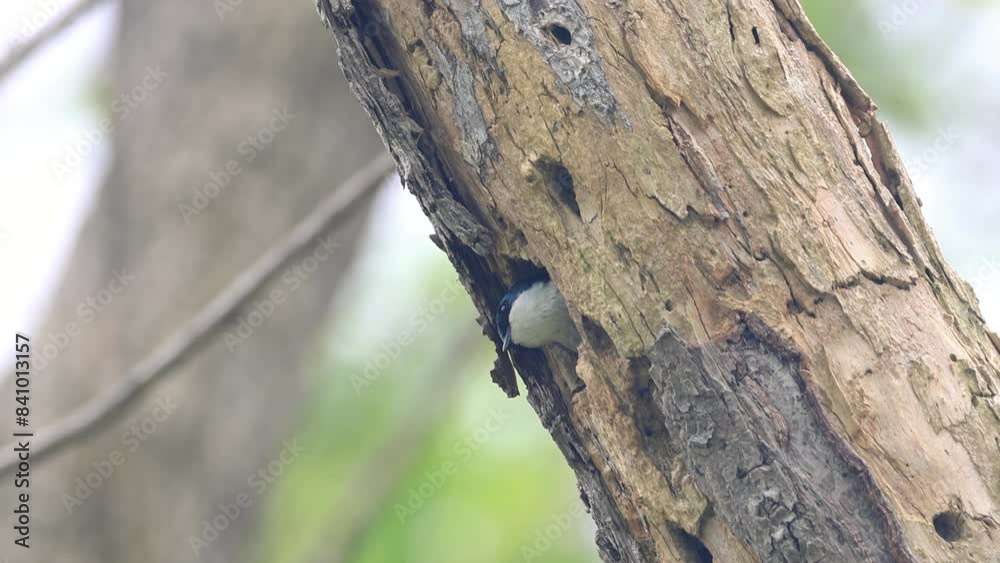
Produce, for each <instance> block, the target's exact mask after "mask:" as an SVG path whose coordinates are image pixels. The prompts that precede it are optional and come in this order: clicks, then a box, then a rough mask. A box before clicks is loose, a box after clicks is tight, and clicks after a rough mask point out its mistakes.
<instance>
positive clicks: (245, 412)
mask: <svg viewBox="0 0 1000 563" xmlns="http://www.w3.org/2000/svg"><path fill="white" fill-rule="evenodd" d="M230 4H233V3H225V2H216V3H211V2H208V3H204V2H182V3H165V2H155V1H150V0H146V1H130V2H123V3H122V8H121V22H120V34H119V37H118V42H117V56H116V57H115V62H114V65H113V73H114V79H115V80H114V86H113V91H114V92H115V93H116V94H118V93H121V94H127V95H129V96H134V98H130V101H132V100H133V99H134V100H138V99H139V96H137V95H135V94H132V93H133V92H135V91H136V90H135V89H140V91H139V94H140V95H142V99H141V101H140V102H138V103H135V104H134V107H133V108H129V112H128V114H127V115H124V116H123V115H122V111H121V110H123V109H124V108H126V107H127V106H126V105H125V103H124V102H122V103H120V105H114V106H111V108H110V109H111V112H110V113H109V115H108V119H109V120H110V121H111V122H112V123H113V124H114V132H113V135H112V141H113V142H114V144H115V147H114V152H115V158H114V163H113V166H112V167H111V170H110V174H109V176H108V179H107V181H106V182H105V184H104V186H103V187H102V190H101V192H100V194H99V196H98V198H97V201H96V203H95V207H94V210H93V213H92V216H91V217H90V218H89V220H88V222H87V223H86V225H85V227H84V229H83V231H82V232H81V234H80V236H79V240H78V243H77V247H76V249H75V252H74V255H73V258H72V260H71V261H70V264H69V265H68V267H67V274H66V276H65V278H64V280H63V282H62V284H61V286H60V288H59V292H58V295H57V297H56V299H54V300H53V304H52V307H51V313H50V315H49V317H48V319H47V320H46V322H45V324H44V326H43V329H42V330H39V331H38V333H37V334H35V335H33V336H34V338H33V341H34V343H35V346H34V357H33V360H34V366H35V370H36V371H35V375H34V377H33V380H32V393H33V395H32V397H33V399H34V400H33V401H32V417H33V418H32V425H33V426H34V427H36V428H38V427H44V426H45V424H46V423H50V422H52V421H54V420H56V419H59V418H60V417H63V416H65V415H66V414H67V413H69V412H71V411H72V410H73V409H75V408H77V407H79V406H80V405H81V404H83V403H84V402H85V401H86V400H87V399H89V398H91V397H93V396H95V395H98V394H100V393H101V392H103V391H105V390H106V388H107V387H108V386H110V385H114V384H115V383H117V382H119V381H120V378H121V377H122V374H123V372H124V371H125V369H126V368H128V367H129V366H130V365H132V364H134V363H136V362H138V361H139V360H141V359H143V358H144V357H145V356H146V355H147V354H149V353H150V351H151V350H153V349H154V348H156V346H157V345H159V344H160V343H162V342H163V341H164V340H165V339H167V338H168V337H170V336H172V335H173V334H174V333H175V332H176V331H178V329H179V328H180V327H182V326H183V325H184V324H186V323H187V322H189V321H190V320H191V319H192V318H193V317H194V316H195V314H196V313H197V312H198V311H199V310H201V308H202V307H203V306H204V305H205V304H206V303H207V302H209V301H210V300H211V299H212V298H213V297H215V296H216V294H217V293H218V292H220V291H221V290H222V289H223V288H225V287H226V286H227V285H229V284H230V283H231V282H233V280H234V279H235V278H236V276H237V275H238V274H239V273H241V272H242V271H243V270H244V269H245V268H247V267H248V266H249V265H250V264H252V263H253V262H254V261H255V260H256V259H257V258H258V257H259V256H260V255H261V253H262V252H263V251H264V249H266V248H268V246H269V245H271V244H273V243H274V242H275V240H277V239H278V238H280V237H281V236H282V235H284V234H286V233H287V232H288V231H290V230H291V229H292V228H293V227H294V226H295V225H296V224H297V223H299V221H301V220H302V218H303V217H305V216H306V215H307V214H308V213H309V212H310V211H312V210H313V209H314V208H315V206H316V204H317V203H318V202H320V201H321V200H322V199H323V198H324V197H326V196H328V194H329V193H330V191H331V190H334V189H336V187H337V186H338V184H340V183H341V182H343V181H344V180H346V179H347V178H348V177H349V176H350V175H351V174H353V173H354V171H355V170H356V169H357V167H358V166H359V164H360V163H363V162H366V161H369V160H371V159H373V158H375V157H377V156H378V155H379V154H380V151H382V150H384V149H383V148H382V146H381V143H380V142H379V139H378V135H376V134H375V132H374V131H372V128H371V125H370V120H368V119H367V117H366V116H365V115H364V112H363V111H361V110H360V108H358V107H357V103H356V102H355V100H354V98H353V96H352V95H351V93H350V90H349V89H348V87H347V84H346V81H345V80H344V78H343V75H342V73H341V72H340V70H339V69H338V68H337V64H336V61H333V60H331V59H330V58H329V57H328V56H327V55H326V49H327V47H328V46H329V45H330V44H331V40H330V37H329V35H328V34H326V33H325V32H324V30H323V29H322V28H321V27H320V26H318V25H316V14H315V12H314V11H313V10H312V8H311V7H310V6H309V5H308V4H305V5H302V4H296V5H293V6H291V7H290V6H285V5H280V4H274V3H270V2H243V3H242V4H240V5H239V6H238V7H235V8H232V7H231V8H230V10H229V11H228V12H222V13H221V14H218V17H217V13H216V12H215V10H216V9H218V8H219V7H223V8H225V7H229V6H230ZM151 68H152V72H154V73H156V75H155V76H153V77H152V78H148V79H147V78H146V77H147V76H149V75H150V70H149V69H151ZM157 80H158V82H157ZM150 86H153V87H152V88H150ZM141 88H146V91H145V92H143V91H141ZM109 101H110V100H109ZM116 108H117V109H116ZM286 110H287V112H286ZM276 112H277V113H278V114H280V117H278V118H276ZM281 118H284V119H281ZM286 121H287V123H286ZM261 131H267V132H265V133H261ZM251 136H253V137H254V140H253V141H249V140H248V138H249V137H251ZM251 156H253V158H252V159H251ZM229 163H235V164H237V165H238V166H239V168H238V170H239V172H237V173H234V172H233V170H235V169H236V168H234V167H233V166H232V165H230V164H229ZM226 175H228V180H226V179H225V178H226ZM213 181H214V182H217V184H216V185H218V184H227V185H225V186H224V187H223V188H221V189H219V190H215V189H213V188H210V187H206V185H207V184H209V183H210V182H213ZM196 192H197V193H199V194H201V195H200V196H199V195H196ZM199 198H201V199H199ZM365 208H366V209H367V206H365ZM365 216H366V214H365V213H361V214H358V216H357V217H356V218H354V219H352V220H351V221H350V222H348V224H346V225H344V226H343V227H342V228H341V229H340V230H338V232H337V233H335V234H334V235H333V236H332V240H333V241H334V243H335V244H336V246H337V248H336V250H334V251H332V253H331V254H330V255H328V256H329V258H328V259H326V260H324V261H322V262H320V263H319V265H318V267H317V268H316V269H315V270H311V271H310V272H309V273H308V274H306V273H304V271H303V270H302V269H301V267H299V265H298V264H300V263H301V261H300V262H297V263H296V266H295V267H297V268H299V272H303V273H302V274H299V273H293V275H292V276H289V277H284V276H283V277H282V278H281V279H278V280H276V281H274V282H273V283H271V284H270V285H269V286H268V287H267V288H266V289H265V290H263V291H262V292H261V293H260V294H259V296H258V297H256V298H255V299H254V301H257V302H266V301H267V300H268V299H269V298H270V297H271V296H272V295H273V292H274V291H275V290H280V291H282V292H283V293H282V294H283V296H284V300H283V302H282V303H280V304H274V306H273V309H270V311H271V312H270V314H268V316H267V319H266V321H264V322H263V324H257V323H256V322H255V321H254V320H253V317H250V315H251V314H253V311H254V309H253V308H252V307H251V308H249V309H247V310H244V311H240V312H239V313H238V315H236V318H234V319H233V325H232V326H231V327H229V328H227V330H226V331H225V334H219V335H217V336H216V338H214V339H213V340H212V341H210V342H206V343H205V345H204V346H202V347H201V350H200V352H199V353H197V354H196V355H194V356H193V357H190V358H188V359H187V360H186V361H185V362H184V363H183V365H182V366H181V367H179V368H178V369H177V370H176V371H177V372H179V373H174V374H172V375H171V376H170V378H169V381H166V382H164V383H162V384H159V385H157V386H156V387H155V388H154V390H153V391H152V392H151V393H150V396H149V397H147V398H146V399H144V400H142V401H140V402H139V403H138V404H137V405H136V406H135V408H134V409H132V410H130V411H129V412H128V413H127V414H125V415H124V416H122V417H121V419H119V420H118V421H116V423H115V424H114V425H113V426H112V427H111V428H107V429H105V430H104V431H103V432H101V433H100V435H98V436H95V437H94V438H92V439H90V440H89V441H88V442H87V443H86V445H85V446H84V447H80V448H74V449H72V450H70V451H68V452H66V453H63V454H60V455H59V456H57V457H55V458H52V459H51V460H50V462H51V463H50V462H46V463H45V464H43V465H38V466H35V467H32V470H33V471H32V480H31V484H32V490H31V495H32V499H33V501H32V505H31V509H32V514H31V516H32V529H31V531H32V534H31V536H32V537H31V544H32V546H31V549H30V550H26V551H24V553H20V548H17V547H12V546H13V539H12V538H11V536H12V535H13V528H12V527H13V525H14V524H13V523H12V522H13V515H12V514H11V513H8V516H7V520H5V521H6V522H7V523H8V525H7V526H6V527H5V528H6V530H7V533H6V534H5V535H4V538H5V539H4V544H3V547H2V548H0V552H2V553H7V554H11V555H12V556H13V555H15V550H18V553H17V554H18V555H19V557H21V558H20V559H17V560H18V561H36V562H39V563H42V562H45V563H48V562H56V561H62V562H74V563H135V562H144V561H148V562H151V563H158V562H165V561H187V562H194V561H212V562H215V563H222V562H229V561H248V560H250V561H253V560H256V557H254V551H253V547H254V546H255V539H256V538H259V537H260V535H259V534H257V533H256V530H257V528H258V525H259V523H260V522H261V520H263V516H265V515H266V509H265V506H266V503H267V497H266V494H264V493H270V492H272V491H274V490H276V487H268V488H267V489H266V491H261V490H260V488H259V485H257V484H255V485H252V486H251V485H249V484H248V476H249V475H251V474H253V473H256V472H257V471H258V470H259V469H261V468H268V467H269V464H271V463H272V462H274V460H276V459H278V457H277V456H278V454H279V452H280V451H281V450H282V448H283V446H282V445H281V444H282V441H283V440H286V439H288V440H291V438H289V433H290V431H291V430H292V429H293V428H294V425H295V424H296V423H297V421H298V417H297V413H299V412H300V411H301V408H302V404H303V400H304V399H305V396H304V390H305V386H304V381H303V377H302V375H303V373H304V371H305V370H304V366H305V365H307V363H308V360H309V357H310V354H309V351H310V350H312V349H313V346H312V344H313V343H314V340H315V337H316V336H317V335H318V333H319V332H320V330H321V329H322V326H323V321H324V319H325V318H326V313H327V308H326V304H327V303H328V302H329V299H330V296H331V294H332V293H333V291H334V289H335V288H336V287H337V285H338V282H339V281H340V280H341V279H342V278H343V274H344V272H345V271H346V270H347V268H348V266H349V264H350V261H351V258H352V257H353V255H354V250H355V248H356V246H357V242H358V239H359V235H360V234H361V229H362V226H363V225H364V223H365ZM116 272H118V273H120V274H121V275H122V277H123V278H126V279H128V278H132V279H131V281H129V283H128V285H127V286H126V287H124V288H123V289H121V291H116V292H115V293H114V294H113V297H112V299H111V301H110V302H108V301H107V300H106V298H104V297H103V296H104V295H112V294H111V293H108V288H109V287H111V289H116V288H119V289H120V288H121V286H120V285H117V282H115V285H110V286H109V280H114V279H115V276H116V274H115V273H116ZM290 280H291V283H289V281H290ZM88 299H89V300H90V301H89V302H88V301H87V300H88ZM96 299H100V300H101V302H99V303H97V302H96V301H95V300H96ZM88 303H90V304H88ZM94 303H96V304H94ZM268 310H269V307H268V305H267V304H266V303H265V305H263V311H259V312H258V313H256V314H258V315H259V314H263V313H266V312H267V311H268ZM240 321H243V322H244V323H254V325H253V326H254V327H255V328H253V330H252V334H250V335H249V337H248V338H246V340H245V341H243V340H242V337H245V336H247V333H246V331H245V330H240V331H238V330H237V323H239V322H240ZM70 323H74V324H75V326H76V327H77V329H76V330H75V331H73V332H75V334H73V336H72V337H71V338H68V339H67V340H66V341H65V346H62V347H61V349H60V350H59V351H58V352H57V353H55V354H52V353H51V351H52V350H55V347H54V345H53V344H51V343H52V342H54V341H57V339H58V338H59V337H58V336H57V337H53V336H52V335H58V334H64V335H65V333H66V332H67V331H68V329H67V327H68V326H69V325H70ZM234 338H239V339H240V340H235V339H234ZM46 345H48V347H46ZM3 396H5V397H13V391H12V390H11V389H6V390H5V391H4V394H3ZM161 404H162V405H166V408H164V407H163V406H160V405H161ZM5 412H11V413H12V412H13V411H12V410H10V411H5ZM13 422H14V420H13V416H11V417H10V419H6V418H5V419H4V421H3V424H4V426H3V429H5V430H6V431H7V432H6V433H5V435H6V436H8V437H9V436H10V431H11V430H12V428H11V426H12V425H13ZM297 445H298V446H301V447H307V448H308V447H309V446H310V444H304V443H299V444H297ZM286 456H287V454H286ZM269 470H270V469H269ZM268 479H271V477H270V476H268ZM261 482H262V481H260V479H259V478H258V479H257V481H256V483H261ZM258 493H260V495H259V494H258ZM238 495H247V498H249V499H251V502H252V504H250V505H249V506H244V507H243V508H242V509H240V510H239V516H238V517H235V518H232V514H233V509H232V508H228V510H229V515H230V516H225V515H224V514H223V511H222V510H221V509H220V505H228V506H230V507H232V506H235V505H234V504H233V503H234V502H236V500H237V496H238ZM3 497H4V498H5V499H13V498H15V489H14V487H13V478H10V479H4V483H3ZM227 518H231V519H232V521H231V522H230V523H228V524H227V523H226V522H227ZM205 521H208V522H213V526H214V527H215V530H214V532H216V533H217V534H218V537H217V539H215V540H214V541H211V542H206V543H207V545H204V546H202V545H200V544H199V547H200V549H198V550H197V554H196V553H195V550H194V549H193V548H192V545H191V540H190V538H192V537H194V538H201V539H203V538H204V537H205V536H208V537H209V538H211V537H212V533H211V532H205V531H204V528H205V524H204V522H205ZM218 522H221V524H220V523H218ZM220 528H222V529H220ZM2 559H3V557H2V556H0V560H2ZM14 560H15V558H14V557H11V561H14Z"/></svg>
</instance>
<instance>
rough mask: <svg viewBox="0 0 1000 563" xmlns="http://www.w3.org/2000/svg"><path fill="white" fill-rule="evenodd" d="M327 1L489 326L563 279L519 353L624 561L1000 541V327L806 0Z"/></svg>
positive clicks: (985, 554) (929, 550)
mask: <svg viewBox="0 0 1000 563" xmlns="http://www.w3.org/2000/svg"><path fill="white" fill-rule="evenodd" d="M319 7H320V11H321V13H322V15H323V17H324V19H325V21H326V23H327V24H328V25H329V26H330V27H331V29H332V31H333V33H334V34H335V36H336V37H337V39H338V41H339V45H340V60H341V64H342V66H343V68H344V70H345V72H346V73H347V76H348V79H349V80H350V81H351V82H352V84H353V87H354V90H355V93H356V94H357V95H358V96H359V98H360V99H361V102H362V103H363V105H364V106H365V107H366V108H367V109H368V111H369V113H370V114H371V116H372V117H373V119H374V121H375V124H376V126H377V127H378V128H379V130H380V132H381V133H382V135H383V138H384V140H385V141H386V143H387V144H388V146H389V147H390V149H391V151H392V153H393V154H394V155H395V157H396V159H397V161H398V164H399V168H400V171H401V175H402V177H403V179H404V181H405V182H406V184H407V185H408V187H409V189H410V190H411V191H412V192H413V193H414V194H415V195H416V196H417V198H418V199H419V200H420V202H421V204H422V205H423V208H424V210H425V211H426V213H427V214H428V216H430V218H431V220H432V221H433V223H434V225H435V228H436V231H437V236H436V241H437V242H438V243H439V245H440V246H442V248H443V249H444V250H445V252H447V253H448V255H449V256H450V258H451V260H452V262H453V263H454V265H455V267H456V268H457V269H458V271H459V272H460V274H461V276H462V278H463V280H464V281H465V284H466V287H467V288H468V290H469V292H470V293H471V294H472V296H473V299H474V300H475V302H476V304H477V306H478V307H479V310H480V312H481V313H482V322H483V325H484V328H485V331H486V332H487V333H488V334H489V335H490V336H491V337H493V338H494V340H496V335H495V334H493V331H492V329H491V328H490V325H489V322H488V321H490V320H491V318H492V314H493V313H492V311H493V308H494V306H495V305H496V303H497V301H498V299H499V297H500V296H501V295H502V293H503V291H504V288H505V287H506V286H507V285H508V284H509V283H510V282H511V281H512V280H513V279H515V278H518V277H520V276H522V275H524V274H525V273H526V272H528V271H531V270H533V269H538V268H544V269H546V270H547V271H548V272H549V273H550V274H551V276H552V278H553V279H554V280H555V282H556V283H557V285H558V286H559V287H560V288H561V290H562V292H563V294H564V295H565V296H566V298H567V301H568V302H569V304H570V308H571V310H572V312H573V315H574V319H575V321H576V322H577V324H578V326H579V327H580V329H581V332H582V333H583V334H584V336H585V338H584V344H583V345H582V347H581V349H580V351H579V358H578V360H577V362H576V364H575V366H574V364H573V362H572V360H571V358H569V357H567V356H564V355H562V354H561V353H560V352H559V351H547V352H545V353H544V354H542V353H534V352H530V351H518V352H515V353H514V355H513V360H514V364H515V365H517V367H518V369H519V371H520V373H521V375H522V378H523V380H524V384H525V385H526V386H527V388H528V398H529V400H530V401H531V403H532V404H533V405H534V407H535V409H536V410H537V412H538V414H539V417H540V418H541V420H542V423H543V424H544V425H545V426H546V428H548V429H549V431H550V432H551V433H552V436H553V437H554V438H555V441H556V442H557V443H558V445H559V447H560V448H561V450H562V451H563V453H564V454H565V456H566V459H567V461H568V462H569V464H570V465H571V466H572V467H573V469H574V470H575V471H576V474H577V476H578V479H579V483H580V488H581V491H582V494H583V498H584V502H586V503H587V504H588V506H590V507H591V509H592V514H593V516H594V519H595V520H596V521H597V524H598V527H599V531H598V536H597V543H598V545H599V547H600V550H601V554H602V556H603V558H604V559H605V560H606V561H676V560H684V561H710V560H713V559H714V560H716V561H821V560H822V561H837V562H856V561H949V562H951V561H997V557H998V555H997V554H998V553H1000V529H998V525H997V522H998V520H1000V515H998V504H1000V452H998V448H1000V402H998V397H997V389H998V372H997V366H998V365H1000V353H998V347H1000V341H998V339H997V337H996V336H995V335H994V334H991V333H989V332H988V330H987V328H986V327H985V325H984V322H983V319H982V318H981V317H980V314H979V312H978V306H977V303H976V299H975V297H974V295H973V294H972V291H971V289H970V288H969V287H968V285H967V284H965V283H964V282H962V281H961V280H960V279H958V277H957V276H956V275H955V273H954V272H953V271H952V270H951V268H950V267H949V266H948V264H947V263H946V262H945V260H944V258H943V257H942V255H941V252H940V251H939V249H938V247H937V244H936V243H935V241H934V238H933V236H932V235H931V234H930V232H929V230H928V228H927V225H926V224H925V222H924V219H923V217H922V216H921V212H920V203H919V201H918V200H917V198H916V196H915V195H914V193H913V191H912V189H911V185H910V181H909V178H908V177H907V174H906V172H905V170H904V169H903V166H902V163H901V161H900V158H899V155H898V154H897V152H896V149H895V147H894V146H893V144H892V142H891V141H890V139H889V136H888V134H887V132H886V129H885V126H884V125H883V124H882V123H881V122H880V121H879V120H878V119H877V117H876V115H875V109H876V108H875V105H874V104H873V103H872V101H871V100H870V99H869V98H868V96H867V95H866V94H865V93H864V92H863V91H862V90H861V88H860V87H859V86H858V84H857V83H856V82H855V81H854V80H853V78H852V77H851V75H850V74H849V73H848V71H847V70H846V69H845V68H844V66H843V65H842V64H841V63H840V62H839V61H838V59H837V58H836V56H834V54H833V53H832V52H831V51H830V49H829V48H828V47H827V46H826V45H825V44H824V43H823V42H822V41H821V40H820V38H819V37H818V36H817V34H816V31H815V30H814V29H813V27H812V26H811V24H810V23H809V22H808V21H807V19H806V17H805V16H804V14H803V12H802V9H801V7H800V6H799V4H798V2H796V1H795V0H726V1H724V0H674V1H671V2H663V1H656V0H629V1H607V2H579V1H575V0H495V1H490V0H487V1H483V2H480V1H478V0H422V1H420V2H415V1H413V0H320V3H319ZM510 373H511V372H510V367H509V364H507V362H506V359H505V358H503V357H501V358H500V360H499V361H498V365H497V369H496V370H495V372H494V377H495V378H496V379H497V380H498V382H500V383H501V384H502V385H504V386H505V389H507V390H508V391H511V383H512V382H511V381H510V380H508V379H507V378H508V376H509V374H510ZM515 389H516V388H515Z"/></svg>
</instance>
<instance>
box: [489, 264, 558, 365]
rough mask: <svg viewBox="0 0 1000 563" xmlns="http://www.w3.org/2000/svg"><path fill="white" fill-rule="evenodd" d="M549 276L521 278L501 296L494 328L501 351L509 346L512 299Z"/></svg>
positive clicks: (546, 279)
mask: <svg viewBox="0 0 1000 563" xmlns="http://www.w3.org/2000/svg"><path fill="white" fill-rule="evenodd" d="M547 281H550V280H549V276H548V275H547V274H543V275H539V276H533V277H531V278H528V279H525V280H521V281H519V282H517V283H516V284H514V285H513V286H511V288H510V289H509V290H507V294H506V295H504V296H503V299H501V300H500V304H499V305H497V314H496V319H495V321H496V328H497V333H498V334H499V335H500V339H501V341H502V342H503V347H502V349H503V351H504V352H506V351H507V348H510V345H511V341H510V308H511V307H513V306H514V301H516V300H517V298H518V296H519V295H521V294H522V293H524V292H525V291H527V290H528V288H529V287H531V286H533V285H535V284H536V283H538V282H547Z"/></svg>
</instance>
